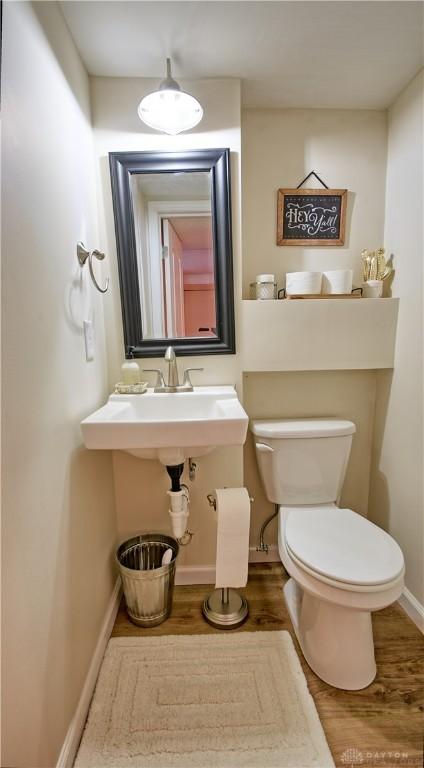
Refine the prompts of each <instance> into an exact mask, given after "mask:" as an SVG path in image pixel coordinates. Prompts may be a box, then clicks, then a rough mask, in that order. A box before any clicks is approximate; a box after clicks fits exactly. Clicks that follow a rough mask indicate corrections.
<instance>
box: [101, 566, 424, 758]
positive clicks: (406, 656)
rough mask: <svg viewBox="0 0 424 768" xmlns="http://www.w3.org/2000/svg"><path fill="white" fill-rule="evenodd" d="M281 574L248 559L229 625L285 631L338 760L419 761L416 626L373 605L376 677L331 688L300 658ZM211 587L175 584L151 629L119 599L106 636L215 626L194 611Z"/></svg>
mask: <svg viewBox="0 0 424 768" xmlns="http://www.w3.org/2000/svg"><path fill="white" fill-rule="evenodd" d="M286 579H287V575H286V574H285V571H284V569H283V567H282V566H281V565H280V564H279V563H256V564H254V565H251V566H250V568H249V582H248V585H247V587H246V588H245V589H244V590H240V591H241V592H243V594H244V595H245V597H246V598H247V600H248V602H249V610H250V614H249V618H248V620H247V621H246V623H245V624H244V625H243V626H242V627H240V629H238V630H235V631H238V632H252V631H257V630H281V629H286V630H288V631H289V632H290V633H291V635H292V637H293V639H294V642H295V645H296V648H297V651H298V654H299V657H300V660H301V663H302V668H303V670H304V673H305V676H306V679H307V681H308V685H309V690H310V691H311V694H312V696H313V698H314V700H315V705H316V707H317V710H318V713H319V716H320V718H321V722H322V724H323V728H324V731H325V733H326V736H327V740H328V743H329V746H330V749H331V751H332V754H333V756H334V760H335V762H336V765H337V766H338V768H346V765H348V766H350V765H361V766H362V768H367V767H368V766H369V767H371V766H372V768H376V767H381V768H410V767H412V768H421V766H422V765H423V725H424V640H423V637H422V635H421V634H420V632H419V631H418V629H417V628H416V627H415V625H414V624H413V622H412V621H411V620H410V619H409V618H408V617H407V616H406V614H405V613H404V612H403V611H402V609H401V608H400V606H399V605H397V604H394V605H392V606H390V607H389V608H386V609H385V610H384V611H379V612H378V613H375V614H374V615H373V627H374V639H375V649H376V660H377V669H378V672H377V677H376V679H375V680H374V682H373V683H372V684H371V685H369V686H368V688H365V689H364V690H363V691H354V692H352V691H340V690H337V689H335V688H332V687H331V686H329V685H327V684H326V683H324V682H323V681H322V680H320V679H319V678H318V677H317V676H316V675H315V674H314V673H313V672H312V670H311V669H309V667H308V665H307V664H306V662H305V660H304V659H303V656H302V654H301V652H300V649H299V646H298V644H297V640H296V638H295V635H294V632H293V630H292V627H291V622H290V619H289V616H288V613H287V609H286V607H285V603H284V600H283V597H282V587H283V584H284V582H285V581H286ZM212 588H213V587H212V585H211V587H210V588H209V587H208V586H205V585H199V586H186V587H176V588H175V591H174V604H173V610H172V615H171V617H170V618H169V619H168V620H167V621H165V622H164V623H163V624H160V625H159V626H158V627H154V628H152V629H142V628H139V627H136V626H135V625H134V624H132V623H131V622H130V621H129V620H128V618H127V615H126V612H125V608H124V606H123V605H122V606H121V608H120V610H119V613H118V616H117V619H116V622H115V626H114V629H113V632H112V636H113V637H137V636H146V635H150V636H155V635H158V636H159V635H173V634H180V635H191V634H210V633H214V632H220V631H222V630H218V629H214V628H213V627H211V626H209V624H207V623H206V621H205V620H204V619H203V616H202V612H201V605H202V602H203V600H204V598H205V597H206V596H207V594H208V593H209V592H210V591H211V589H212ZM233 631H234V630H233ZM348 750H350V752H349V753H348V752H347V751H348ZM354 750H357V752H356V753H355V752H354ZM349 756H350V757H349ZM348 757H349V760H350V761H349V760H348ZM355 761H356V762H355ZM258 768H260V766H258ZM323 768H324V767H323Z"/></svg>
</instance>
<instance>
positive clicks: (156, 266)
mask: <svg viewBox="0 0 424 768" xmlns="http://www.w3.org/2000/svg"><path fill="white" fill-rule="evenodd" d="M131 196H132V205H133V216H134V229H135V239H136V252H137V267H138V275H139V286H140V305H141V311H142V325H143V338H144V339H171V338H174V339H175V338H193V337H202V336H203V337H204V336H213V337H216V335H217V334H216V325H217V322H216V296H215V293H216V275H215V259H214V248H213V230H212V211H211V172H210V171H187V172H169V173H166V172H164V173H133V174H131Z"/></svg>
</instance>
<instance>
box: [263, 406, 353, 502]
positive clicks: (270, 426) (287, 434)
mask: <svg viewBox="0 0 424 768" xmlns="http://www.w3.org/2000/svg"><path fill="white" fill-rule="evenodd" d="M250 429H251V431H252V432H253V435H254V441H255V448H256V456H257V460H258V466H259V473H260V476H261V480H262V483H263V486H264V489H265V493H266V495H267V497H268V499H269V501H272V502H273V503H274V504H280V505H284V506H292V505H293V506H296V505H303V504H325V503H328V502H336V503H337V502H338V500H339V498H340V493H341V490H342V485H343V481H344V477H345V473H346V467H347V462H348V460H349V454H350V447H351V444H352V436H353V434H354V432H355V431H356V427H355V425H354V424H353V422H351V421H346V420H344V419H330V418H327V419H269V420H264V421H262V420H261V421H252V422H251V425H250Z"/></svg>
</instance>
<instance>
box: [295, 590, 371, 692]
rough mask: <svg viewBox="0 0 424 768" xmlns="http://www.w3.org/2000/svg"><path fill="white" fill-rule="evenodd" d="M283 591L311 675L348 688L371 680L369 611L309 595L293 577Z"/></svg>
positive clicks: (336, 686)
mask: <svg viewBox="0 0 424 768" xmlns="http://www.w3.org/2000/svg"><path fill="white" fill-rule="evenodd" d="M283 592H284V597H285V600H286V604H287V608H288V611H289V614H290V618H291V621H292V623H293V627H294V630H295V632H296V637H297V639H298V641H299V645H300V647H301V649H302V653H303V655H304V657H305V659H306V661H307V662H308V664H309V666H310V667H311V669H312V670H313V671H314V672H315V674H317V675H318V677H320V678H321V680H324V682H326V683H328V684H329V685H332V686H334V687H335V688H341V689H343V690H348V691H357V690H360V689H361V688H366V687H367V685H369V684H370V683H372V681H373V680H374V678H375V675H376V672H377V668H376V664H375V657H374V640H373V634H372V624H371V613H370V612H369V611H360V610H355V609H352V608H344V607H343V606H340V605H336V604H335V603H329V602H326V601H324V600H320V599H319V598H317V597H313V596H312V595H310V594H309V593H308V592H305V591H304V590H302V588H301V587H300V586H299V585H298V584H297V583H296V582H295V580H294V579H293V578H291V579H289V581H288V582H287V583H286V584H285V586H284V589H283Z"/></svg>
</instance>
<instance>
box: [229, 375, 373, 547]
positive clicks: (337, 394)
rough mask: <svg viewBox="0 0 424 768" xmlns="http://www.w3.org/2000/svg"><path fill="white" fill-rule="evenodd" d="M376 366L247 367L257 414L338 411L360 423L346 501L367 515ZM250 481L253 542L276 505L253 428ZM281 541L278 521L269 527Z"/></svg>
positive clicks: (248, 401) (248, 398) (250, 403)
mask: <svg viewBox="0 0 424 768" xmlns="http://www.w3.org/2000/svg"><path fill="white" fill-rule="evenodd" d="M375 380H376V379H375V372H374V371H299V372H289V373H246V374H245V375H244V384H243V392H244V403H245V407H246V409H247V411H248V413H249V416H250V418H251V419H259V418H261V419H271V418H277V417H279V416H280V417H281V418H297V417H301V416H306V417H318V416H335V417H338V418H344V419H350V420H351V421H353V422H354V423H355V424H356V429H357V431H356V434H355V436H354V438H353V443H352V450H351V454H350V460H349V465H348V470H347V473H346V480H345V484H344V487H343V492H342V497H341V505H342V506H345V507H350V508H351V509H354V510H355V512H359V513H360V514H361V515H365V516H366V515H367V512H368V491H369V475H370V461H371V445H372V435H373V426H374V406H375ZM244 473H245V474H244V476H245V483H246V485H247V487H248V488H249V492H250V493H251V495H253V497H254V499H255V501H254V504H253V515H252V529H251V543H252V545H255V546H256V544H257V541H258V536H259V530H260V527H261V524H262V522H263V521H264V520H265V518H266V517H267V516H268V515H270V514H271V513H272V511H273V505H272V504H271V503H270V502H269V501H267V499H266V496H265V494H264V491H263V489H262V485H261V481H260V477H259V472H258V468H257V463H256V456H255V449H254V442H253V439H252V435H251V434H250V433H249V435H248V440H247V444H246V448H245V452H244ZM266 540H267V542H268V543H269V544H276V543H277V526H276V523H275V522H274V523H272V524H271V526H270V528H269V529H268V530H267V534H266Z"/></svg>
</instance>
